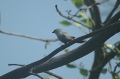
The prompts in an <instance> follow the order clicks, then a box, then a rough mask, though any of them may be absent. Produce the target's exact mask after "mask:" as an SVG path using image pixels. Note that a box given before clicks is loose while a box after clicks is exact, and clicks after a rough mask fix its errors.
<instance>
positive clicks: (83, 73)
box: [80, 68, 88, 77]
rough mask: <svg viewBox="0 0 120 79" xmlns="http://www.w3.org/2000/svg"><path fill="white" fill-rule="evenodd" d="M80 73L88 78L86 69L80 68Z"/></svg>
mask: <svg viewBox="0 0 120 79" xmlns="http://www.w3.org/2000/svg"><path fill="white" fill-rule="evenodd" d="M80 73H81V74H82V75H83V76H86V77H87V76H88V70H87V69H84V68H80Z"/></svg>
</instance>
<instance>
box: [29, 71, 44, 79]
mask: <svg viewBox="0 0 120 79" xmlns="http://www.w3.org/2000/svg"><path fill="white" fill-rule="evenodd" d="M30 75H34V76H37V77H39V78H41V79H44V78H43V77H41V76H40V75H38V74H36V73H33V72H30Z"/></svg>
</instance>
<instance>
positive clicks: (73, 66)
mask: <svg viewBox="0 0 120 79" xmlns="http://www.w3.org/2000/svg"><path fill="white" fill-rule="evenodd" d="M66 66H67V67H68V68H76V66H75V65H74V64H66Z"/></svg>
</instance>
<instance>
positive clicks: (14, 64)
mask: <svg viewBox="0 0 120 79" xmlns="http://www.w3.org/2000/svg"><path fill="white" fill-rule="evenodd" d="M13 65H15V66H25V65H24V64H23V65H22V64H8V66H13Z"/></svg>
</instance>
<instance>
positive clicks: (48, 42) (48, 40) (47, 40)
mask: <svg viewBox="0 0 120 79" xmlns="http://www.w3.org/2000/svg"><path fill="white" fill-rule="evenodd" d="M0 33H3V34H7V35H13V36H19V37H24V38H29V39H33V40H38V41H42V42H46V44H45V48H47V45H48V44H50V43H51V42H56V41H58V39H42V38H36V37H31V36H28V35H23V34H17V33H11V32H6V31H3V30H0Z"/></svg>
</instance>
